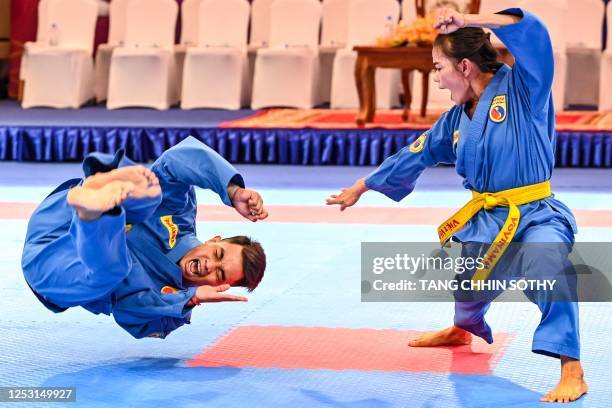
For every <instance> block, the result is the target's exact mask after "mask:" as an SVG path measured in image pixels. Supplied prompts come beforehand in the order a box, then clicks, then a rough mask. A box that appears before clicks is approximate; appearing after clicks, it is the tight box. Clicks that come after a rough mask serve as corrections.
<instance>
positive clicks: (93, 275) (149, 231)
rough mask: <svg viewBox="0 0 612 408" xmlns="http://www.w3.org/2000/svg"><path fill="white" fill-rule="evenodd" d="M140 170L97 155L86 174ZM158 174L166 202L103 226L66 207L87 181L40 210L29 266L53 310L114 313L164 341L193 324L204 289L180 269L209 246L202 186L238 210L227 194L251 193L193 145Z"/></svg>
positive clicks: (121, 212) (109, 218) (108, 219)
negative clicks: (236, 189) (203, 238)
mask: <svg viewBox="0 0 612 408" xmlns="http://www.w3.org/2000/svg"><path fill="white" fill-rule="evenodd" d="M133 164H134V163H133V162H132V161H130V160H129V159H127V158H126V157H125V156H124V154H123V151H119V152H118V153H117V154H116V155H115V156H112V155H107V154H100V153H94V154H92V155H89V156H88V157H87V158H86V160H85V161H84V163H83V168H84V171H85V176H89V175H92V174H95V173H96V172H100V171H103V172H104V171H110V170H111V169H114V168H117V167H123V166H129V165H133ZM151 170H152V171H153V172H154V173H155V174H156V175H157V177H158V178H159V181H160V186H161V189H162V196H161V197H155V198H151V199H143V200H133V199H128V200H127V201H126V202H124V203H123V205H122V206H121V207H119V208H116V209H115V210H113V211H110V212H109V213H106V214H105V215H103V216H101V217H100V218H98V219H97V220H95V221H83V220H80V219H79V218H78V216H77V215H76V213H75V211H74V210H73V208H72V207H70V206H69V205H68V204H67V203H66V195H67V193H68V191H69V188H70V187H72V186H75V185H78V184H79V183H80V182H81V180H80V179H75V180H69V181H68V182H66V183H64V184H63V185H61V186H60V187H58V188H57V189H56V190H55V191H54V192H53V193H51V195H50V196H49V197H47V198H46V199H45V200H44V201H43V202H42V203H41V205H40V206H39V207H38V208H37V209H36V211H35V212H34V214H33V215H32V218H31V219H30V222H29V225H28V232H27V236H26V242H25V247H24V251H23V258H22V268H23V272H24V276H25V278H26V281H27V282H28V284H29V286H30V287H31V288H32V290H33V291H34V293H35V294H36V296H37V297H38V298H39V300H40V301H41V302H42V303H43V304H44V305H45V306H46V307H47V308H49V309H50V310H52V311H54V312H56V313H57V312H62V311H64V310H66V309H67V308H69V307H73V306H82V307H84V308H85V309H87V310H89V311H90V312H93V313H95V314H99V313H104V314H107V315H110V314H112V315H113V317H114V318H115V320H116V322H117V323H118V324H119V325H120V326H121V327H123V328H124V329H125V330H127V331H128V332H129V333H130V334H131V335H132V336H134V337H136V338H142V337H160V338H164V337H165V336H166V335H168V334H169V333H170V332H172V331H173V330H175V329H176V328H178V327H180V326H182V325H183V324H185V323H189V322H190V318H191V308H188V307H186V306H185V305H186V303H187V302H188V301H189V300H190V299H191V298H192V297H193V295H194V294H195V290H196V288H195V287H187V286H186V285H185V284H184V283H183V279H182V270H181V268H180V267H179V266H178V264H177V262H178V261H179V260H180V259H181V258H182V257H183V256H184V255H185V254H186V253H187V252H188V251H189V250H191V249H192V248H194V247H196V246H198V245H200V244H201V242H200V241H199V240H198V239H197V237H196V221H195V220H196V210H197V202H196V197H195V191H194V187H193V186H198V187H201V188H205V189H211V190H212V191H214V192H216V193H217V194H218V195H219V197H220V198H221V199H222V201H223V202H224V203H225V204H226V205H229V206H231V205H232V204H231V200H230V199H229V197H228V195H227V186H228V185H229V184H230V183H234V184H237V185H238V186H240V187H244V181H243V179H242V176H241V175H240V174H238V172H237V171H236V169H235V168H234V167H233V166H232V165H230V164H229V163H228V162H227V161H225V160H224V159H223V158H222V157H221V156H219V155H218V154H217V153H216V152H214V151H213V150H212V149H210V148H209V147H207V146H206V145H204V144H203V143H201V142H199V141H197V140H196V139H194V138H193V137H189V138H187V139H185V140H183V141H182V142H181V143H179V144H177V145H176V146H174V147H172V148H170V149H168V150H167V151H166V152H164V153H163V154H162V155H161V157H160V158H159V159H158V160H156V161H155V163H154V164H153V166H152V168H151ZM126 225H127V226H126ZM162 289H163V291H162Z"/></svg>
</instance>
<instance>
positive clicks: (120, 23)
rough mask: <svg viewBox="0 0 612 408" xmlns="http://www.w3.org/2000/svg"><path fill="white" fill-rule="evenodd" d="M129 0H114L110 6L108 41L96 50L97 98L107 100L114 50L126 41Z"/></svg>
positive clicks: (99, 100)
mask: <svg viewBox="0 0 612 408" xmlns="http://www.w3.org/2000/svg"><path fill="white" fill-rule="evenodd" d="M128 1H129V0H113V1H112V2H111V3H110V8H109V23H110V27H109V32H108V42H107V43H105V44H100V45H99V46H98V51H97V52H96V64H95V83H96V100H97V101H98V102H102V101H105V100H106V96H107V94H108V76H109V73H110V63H111V57H112V54H113V50H114V49H115V48H116V47H118V46H122V45H123V43H124V41H125V19H126V13H127V4H128Z"/></svg>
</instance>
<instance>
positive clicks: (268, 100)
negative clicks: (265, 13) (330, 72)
mask: <svg viewBox="0 0 612 408" xmlns="http://www.w3.org/2000/svg"><path fill="white" fill-rule="evenodd" d="M270 23H271V24H270V47H269V48H262V49H260V50H259V51H258V52H257V58H256V61H255V76H254V79H253V100H252V102H251V108H252V109H259V108H262V107H266V106H287V107H295V108H303V109H309V108H312V107H313V106H315V105H316V104H317V103H319V102H320V99H321V98H320V95H317V93H318V92H317V91H318V88H317V80H318V72H319V51H318V43H319V27H320V24H321V3H320V2H319V1H318V0H275V1H274V3H273V4H272V9H271V13H270Z"/></svg>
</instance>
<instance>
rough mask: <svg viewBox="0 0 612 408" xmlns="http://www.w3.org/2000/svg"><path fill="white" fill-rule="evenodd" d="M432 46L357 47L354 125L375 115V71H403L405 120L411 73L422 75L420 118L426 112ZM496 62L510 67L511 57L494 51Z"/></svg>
mask: <svg viewBox="0 0 612 408" xmlns="http://www.w3.org/2000/svg"><path fill="white" fill-rule="evenodd" d="M431 49H432V47H431V46H422V47H399V48H385V47H372V46H369V47H364V46H356V47H354V48H353V50H354V51H357V63H356V64H355V83H356V85H357V94H358V95H359V113H358V114H357V125H358V126H363V125H364V124H366V123H370V122H373V120H374V114H375V112H376V83H375V81H374V76H375V75H374V74H375V72H376V68H396V69H400V70H401V71H402V85H403V87H404V96H405V99H406V100H405V107H404V112H403V114H402V119H403V120H404V121H407V120H408V118H409V115H410V105H411V103H412V93H411V91H410V71H412V70H417V71H421V72H422V73H423V96H422V98H421V112H420V114H421V117H425V114H426V113H427V98H428V93H429V72H430V71H431V70H432V69H433V61H432V58H431ZM497 51H498V52H499V54H500V58H499V60H500V61H501V62H505V63H507V64H509V65H512V63H513V57H512V55H511V54H510V53H509V52H508V50H507V49H506V48H504V47H500V48H497Z"/></svg>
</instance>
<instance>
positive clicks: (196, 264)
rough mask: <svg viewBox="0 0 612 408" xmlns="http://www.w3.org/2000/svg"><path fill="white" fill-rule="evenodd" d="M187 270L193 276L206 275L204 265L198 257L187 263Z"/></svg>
mask: <svg viewBox="0 0 612 408" xmlns="http://www.w3.org/2000/svg"><path fill="white" fill-rule="evenodd" d="M185 272H187V274H189V275H192V276H204V275H205V273H204V265H203V264H202V263H201V262H200V261H199V260H198V259H192V260H191V261H189V262H187V264H186V265H185Z"/></svg>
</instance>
